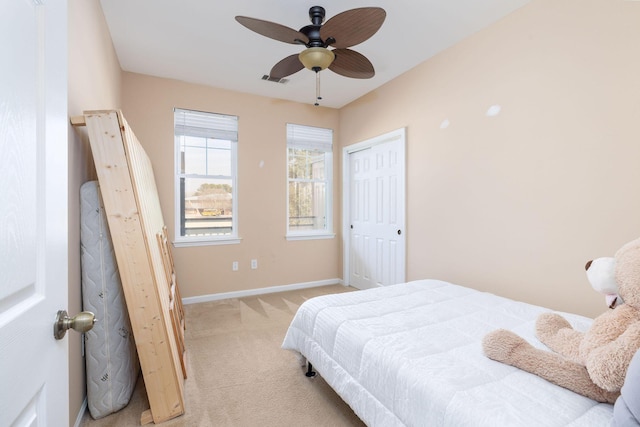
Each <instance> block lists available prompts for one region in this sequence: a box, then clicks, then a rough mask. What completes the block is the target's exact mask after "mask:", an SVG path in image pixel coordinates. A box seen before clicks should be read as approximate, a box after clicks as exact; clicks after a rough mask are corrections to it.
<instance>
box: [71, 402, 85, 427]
mask: <svg viewBox="0 0 640 427" xmlns="http://www.w3.org/2000/svg"><path fill="white" fill-rule="evenodd" d="M86 411H87V398H86V397H85V398H84V400H83V401H82V406H81V407H80V411H78V416H77V417H76V422H75V423H74V424H73V427H80V423H81V422H82V417H84V413H85V412H86Z"/></svg>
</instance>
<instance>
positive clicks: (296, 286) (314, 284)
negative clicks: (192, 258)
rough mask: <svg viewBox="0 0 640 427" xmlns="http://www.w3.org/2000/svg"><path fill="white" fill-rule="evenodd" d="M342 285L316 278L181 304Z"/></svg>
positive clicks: (203, 297) (332, 280) (196, 298)
mask: <svg viewBox="0 0 640 427" xmlns="http://www.w3.org/2000/svg"><path fill="white" fill-rule="evenodd" d="M336 284H339V285H344V282H343V281H342V280H341V279H327V280H318V281H315V282H304V283H296V284H293V285H282V286H271V287H268V288H258V289H248V290H246V291H236V292H223V293H219V294H209V295H202V296H198V297H187V298H182V304H185V305H186V304H195V303H198V302H208V301H218V300H223V299H229V298H243V297H251V296H255V295H264V294H272V293H276V292H286V291H295V290H298V289H306V288H315V287H318V286H328V285H336Z"/></svg>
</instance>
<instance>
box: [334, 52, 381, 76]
mask: <svg viewBox="0 0 640 427" xmlns="http://www.w3.org/2000/svg"><path fill="white" fill-rule="evenodd" d="M333 53H334V54H335V55H336V59H334V60H333V62H332V63H331V65H329V69H330V70H331V71H333V72H334V73H337V74H340V75H341V76H345V77H351V78H353V79H370V78H371V77H373V76H374V75H375V74H376V72H375V70H374V69H373V64H371V61H369V60H368V59H367V58H366V57H365V56H364V55H362V54H361V53H358V52H356V51H355V50H351V49H335V50H333Z"/></svg>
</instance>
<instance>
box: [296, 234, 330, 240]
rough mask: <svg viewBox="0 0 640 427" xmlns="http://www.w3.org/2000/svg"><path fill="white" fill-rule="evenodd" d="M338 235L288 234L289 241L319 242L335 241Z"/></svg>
mask: <svg viewBox="0 0 640 427" xmlns="http://www.w3.org/2000/svg"><path fill="white" fill-rule="evenodd" d="M335 237H336V235H335V234H334V233H317V234H311V233H310V234H287V236H286V239H287V240H318V239H333V238H335Z"/></svg>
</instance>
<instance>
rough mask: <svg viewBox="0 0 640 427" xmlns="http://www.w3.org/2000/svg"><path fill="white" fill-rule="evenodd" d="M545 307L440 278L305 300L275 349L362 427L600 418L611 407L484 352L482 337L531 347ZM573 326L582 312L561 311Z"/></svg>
mask: <svg viewBox="0 0 640 427" xmlns="http://www.w3.org/2000/svg"><path fill="white" fill-rule="evenodd" d="M545 311H549V310H548V309H546V308H543V307H538V306H534V305H530V304H526V303H522V302H518V301H513V300H510V299H507V298H502V297H499V296H496V295H493V294H489V293H485V292H479V291H476V290H473V289H470V288H466V287H462V286H458V285H454V284H451V283H447V282H443V281H439V280H419V281H413V282H408V283H404V284H398V285H393V286H387V287H381V288H375V289H369V290H366V291H356V292H346V293H341V294H336V295H325V296H321V297H316V298H312V299H310V300H308V301H306V302H305V303H304V304H302V305H301V306H300V308H299V309H298V312H297V313H296V315H295V317H294V319H293V320H292V322H291V325H290V327H289V329H288V331H287V334H286V336H285V339H284V342H283V344H282V347H283V348H284V349H287V350H292V351H294V352H296V353H297V354H299V355H300V356H301V357H302V358H303V360H306V361H308V362H309V363H311V365H312V366H313V369H315V371H317V372H318V373H319V374H320V375H321V376H322V377H323V378H324V379H325V380H326V382H327V383H328V384H329V385H330V386H331V387H332V388H333V389H334V390H335V391H336V393H337V394H338V395H339V396H340V397H341V398H342V399H343V400H344V401H345V402H347V403H348V404H349V406H351V408H352V409H353V410H354V412H355V413H356V415H358V417H360V419H362V420H363V421H364V422H365V423H366V424H367V425H368V426H383V427H391V426H455V427H461V426H474V427H475V426H487V427H489V426H491V427H495V426H545V427H552V426H574V427H578V426H579V427H584V426H608V425H609V423H610V422H611V419H612V416H613V405H610V404H605V403H598V402H596V401H593V400H591V399H589V398H586V397H583V396H581V395H578V394H576V393H573V392H571V391H569V390H567V389H564V388H561V387H558V386H555V385H553V384H551V383H549V382H547V381H545V380H543V379H541V378H539V377H537V376H534V375H532V374H529V373H527V372H524V371H521V370H518V369H516V368H514V367H511V366H508V365H504V364H501V363H498V362H495V361H493V360H490V359H488V358H487V357H485V356H484V354H483V353H482V348H481V341H482V338H483V337H484V335H485V334H486V333H488V332H490V331H492V330H495V329H498V328H505V329H510V330H512V331H514V332H516V333H517V334H519V335H521V336H522V337H524V338H525V339H527V340H528V341H529V342H531V343H532V344H534V345H535V346H537V347H540V348H544V345H543V344H542V343H540V342H539V341H538V340H537V339H536V338H535V336H534V323H535V319H536V318H537V317H538V315H539V314H541V313H543V312H545ZM561 314H562V315H563V316H565V317H566V318H567V320H569V322H570V323H571V324H572V325H573V326H574V328H576V329H579V330H585V329H587V328H588V327H589V325H590V323H591V319H589V318H586V317H582V316H578V315H574V314H568V313H561Z"/></svg>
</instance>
